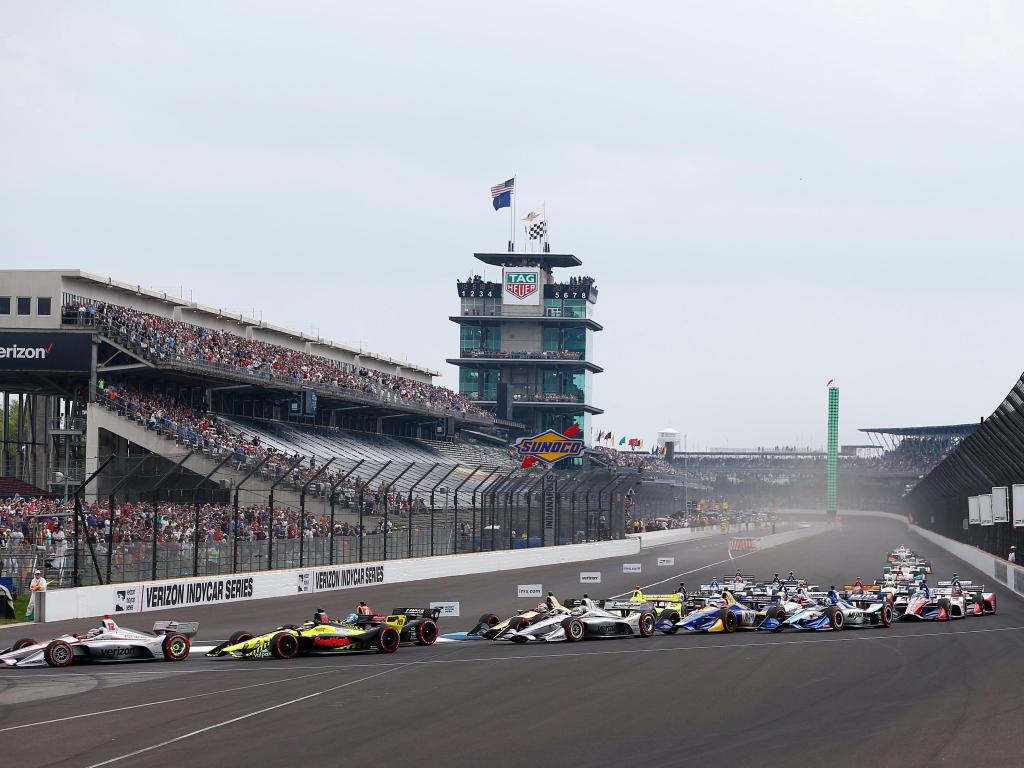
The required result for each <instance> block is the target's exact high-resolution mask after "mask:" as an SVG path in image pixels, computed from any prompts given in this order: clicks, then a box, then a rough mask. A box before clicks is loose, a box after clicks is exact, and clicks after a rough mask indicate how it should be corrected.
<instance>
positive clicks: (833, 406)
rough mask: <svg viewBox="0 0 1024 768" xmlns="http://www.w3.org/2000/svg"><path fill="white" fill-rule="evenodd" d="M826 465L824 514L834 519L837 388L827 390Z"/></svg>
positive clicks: (837, 435)
mask: <svg viewBox="0 0 1024 768" xmlns="http://www.w3.org/2000/svg"><path fill="white" fill-rule="evenodd" d="M827 461H828V463H827V473H828V474H827V476H826V480H825V483H826V485H825V514H826V515H827V516H828V517H835V516H836V512H837V511H838V499H837V497H836V473H837V471H838V469H839V387H835V386H830V387H829V388H828V460H827Z"/></svg>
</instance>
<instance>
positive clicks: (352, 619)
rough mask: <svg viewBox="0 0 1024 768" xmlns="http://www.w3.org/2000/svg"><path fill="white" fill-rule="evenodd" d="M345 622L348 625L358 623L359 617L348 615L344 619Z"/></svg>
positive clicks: (353, 614) (352, 614)
mask: <svg viewBox="0 0 1024 768" xmlns="http://www.w3.org/2000/svg"><path fill="white" fill-rule="evenodd" d="M345 621H347V622H348V623H350V624H354V623H355V622H357V621H359V615H358V614H355V613H350V614H349V615H348V616H346V617H345Z"/></svg>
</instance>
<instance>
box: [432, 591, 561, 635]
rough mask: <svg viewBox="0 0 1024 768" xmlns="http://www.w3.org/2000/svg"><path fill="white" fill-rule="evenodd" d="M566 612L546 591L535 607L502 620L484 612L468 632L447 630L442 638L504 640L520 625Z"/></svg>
mask: <svg viewBox="0 0 1024 768" xmlns="http://www.w3.org/2000/svg"><path fill="white" fill-rule="evenodd" d="M568 613H569V609H568V608H566V607H565V606H564V605H562V604H561V603H560V602H558V598H557V597H555V594H554V593H553V592H548V594H547V597H545V598H544V600H543V602H541V603H539V604H538V605H537V607H536V608H531V609H530V610H526V611H519V612H518V613H517V614H515V615H514V616H510V617H509V618H507V619H504V620H502V619H500V618H499V617H498V616H497V615H495V614H493V613H485V614H484V615H483V616H481V617H480V620H479V621H478V622H477V623H476V626H475V627H473V628H472V629H471V630H469V631H468V632H449V633H447V634H445V635H444V638H445V639H446V640H504V639H507V637H506V636H507V635H509V634H510V633H512V632H515V631H516V630H517V629H520V628H521V627H526V626H529V625H530V624H532V623H533V622H535V621H540V620H541V619H544V618H547V617H548V616H551V615H554V614H559V615H568Z"/></svg>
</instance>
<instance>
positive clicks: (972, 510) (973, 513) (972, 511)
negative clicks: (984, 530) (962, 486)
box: [967, 486, 1017, 525]
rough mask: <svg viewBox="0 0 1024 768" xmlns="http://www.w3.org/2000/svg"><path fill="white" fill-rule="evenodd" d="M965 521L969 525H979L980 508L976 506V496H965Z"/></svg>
mask: <svg viewBox="0 0 1024 768" xmlns="http://www.w3.org/2000/svg"><path fill="white" fill-rule="evenodd" d="M1016 487H1017V486H1014V488H1016ZM967 522H968V523H970V524H971V525H981V508H980V507H979V506H978V497H977V496H968V497H967Z"/></svg>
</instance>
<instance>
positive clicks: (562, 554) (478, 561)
mask: <svg viewBox="0 0 1024 768" xmlns="http://www.w3.org/2000/svg"><path fill="white" fill-rule="evenodd" d="M639 551H640V541H639V540H638V539H635V538H634V539H618V540H615V541H602V542H594V543H589V544H568V545H564V546H559V547H535V548H532V549H520V550H502V551H497V552H477V553H471V554H462V555H442V556H439V557H421V558H406V559H402V560H388V561H386V562H377V563H359V564H347V565H338V566H327V567H324V566H321V567H316V568H301V569H300V568H292V569H289V570H283V571H264V572H257V573H240V574H234V575H230V576H210V577H207V578H198V579H197V578H190V579H168V580H164V581H146V582H138V583H134V584H104V585H102V586H94V587H79V588H77V589H60V590H54V591H52V592H50V593H48V594H47V606H46V619H47V621H61V620H64V619H80V618H86V617H90V616H103V615H105V614H108V613H109V614H119V613H138V612H144V611H158V610H166V609H168V608H179V607H185V606H192V605H217V604H221V603H231V602H238V601H242V600H261V599H264V598H269V597H286V596H288V595H297V594H303V593H306V592H329V591H334V590H339V589H352V588H356V587H368V586H376V585H379V584H399V583H402V582H408V581H421V580H423V579H438V578H445V577H448V576H466V575H470V574H475V573H491V572H493V571H506V570H514V569H519V568H533V567H537V566H546V565H558V564H561V563H573V562H580V561H584V560H599V559H601V558H607V557H623V556H626V555H635V554H637V553H638V552H639Z"/></svg>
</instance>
